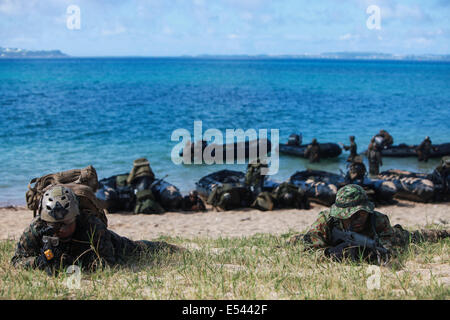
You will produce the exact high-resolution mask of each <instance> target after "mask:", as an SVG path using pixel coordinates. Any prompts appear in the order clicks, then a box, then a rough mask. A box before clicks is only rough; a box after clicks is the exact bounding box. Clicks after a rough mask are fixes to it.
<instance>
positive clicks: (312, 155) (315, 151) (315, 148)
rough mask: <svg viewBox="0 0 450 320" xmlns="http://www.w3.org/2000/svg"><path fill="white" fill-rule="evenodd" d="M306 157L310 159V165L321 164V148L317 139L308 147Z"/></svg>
mask: <svg viewBox="0 0 450 320" xmlns="http://www.w3.org/2000/svg"><path fill="white" fill-rule="evenodd" d="M305 157H306V158H308V159H309V162H310V163H313V162H320V146H319V143H318V142H317V139H313V140H312V141H311V144H310V145H308V147H306V150H305Z"/></svg>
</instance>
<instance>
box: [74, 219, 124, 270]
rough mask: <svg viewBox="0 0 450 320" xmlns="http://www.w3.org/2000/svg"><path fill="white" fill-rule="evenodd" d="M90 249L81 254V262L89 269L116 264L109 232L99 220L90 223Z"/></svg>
mask: <svg viewBox="0 0 450 320" xmlns="http://www.w3.org/2000/svg"><path fill="white" fill-rule="evenodd" d="M88 233H89V239H90V240H89V241H90V250H89V251H88V252H85V254H84V257H83V256H82V257H81V259H82V263H83V265H85V266H86V267H87V268H88V269H90V270H95V269H97V268H103V267H106V266H108V265H110V266H112V265H114V264H116V258H115V251H114V245H113V243H112V239H111V233H110V232H109V231H108V230H107V229H106V226H105V225H104V224H103V223H102V222H101V221H100V220H98V221H96V223H95V224H92V225H91V229H90V230H89V232H88Z"/></svg>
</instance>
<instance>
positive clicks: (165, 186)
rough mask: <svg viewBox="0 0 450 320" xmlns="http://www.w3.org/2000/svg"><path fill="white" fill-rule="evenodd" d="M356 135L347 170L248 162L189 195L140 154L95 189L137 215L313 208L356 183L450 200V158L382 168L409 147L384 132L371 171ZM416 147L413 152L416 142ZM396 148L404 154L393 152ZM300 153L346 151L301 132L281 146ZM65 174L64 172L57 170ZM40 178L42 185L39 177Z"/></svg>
mask: <svg viewBox="0 0 450 320" xmlns="http://www.w3.org/2000/svg"><path fill="white" fill-rule="evenodd" d="M349 140H350V144H349V145H344V144H342V143H341V146H342V147H343V149H344V150H346V151H349V152H350V154H349V156H348V158H347V162H348V165H347V172H346V173H344V172H342V171H341V174H336V173H332V172H327V171H321V170H312V169H308V170H304V171H297V172H295V173H294V174H293V175H292V176H290V178H289V179H287V181H284V182H281V183H280V182H276V181H273V180H271V179H270V178H268V177H267V176H264V175H263V174H262V172H261V171H262V168H264V167H267V163H264V161H260V159H259V158H257V159H256V160H254V161H252V162H250V163H249V164H248V166H247V171H246V172H241V171H234V170H220V171H217V172H213V173H211V174H209V175H207V176H205V177H203V178H201V179H200V180H199V181H198V182H196V189H195V190H192V191H190V192H189V194H188V195H185V196H183V195H182V194H181V192H180V190H179V189H178V188H177V187H176V186H174V185H173V184H171V183H169V182H168V181H166V180H164V179H165V178H166V177H167V176H164V177H162V178H156V176H155V174H154V173H153V171H152V169H151V166H150V162H149V161H148V160H147V159H146V158H140V159H136V160H135V161H134V162H133V167H132V169H131V171H130V172H127V173H123V174H118V175H114V176H111V177H108V178H104V179H101V180H98V185H96V186H95V188H92V189H93V191H94V192H95V197H96V198H97V200H98V202H101V203H102V206H103V207H105V208H106V209H107V211H108V212H109V213H115V212H132V213H135V214H161V213H164V212H166V211H182V212H196V211H205V210H206V207H207V206H206V205H205V203H206V204H208V205H210V206H212V207H213V209H215V210H219V211H223V210H232V209H238V208H255V209H259V210H275V209H281V208H296V209H309V208H310V202H315V203H319V204H322V205H325V206H331V205H332V204H333V203H334V201H335V199H336V194H337V191H338V190H339V189H340V188H341V187H343V186H345V185H348V184H358V185H360V186H361V187H363V188H364V189H365V191H366V192H367V194H368V196H369V198H370V199H371V200H372V201H373V202H375V203H376V204H392V203H395V201H396V200H395V199H394V197H395V198H399V199H407V200H410V201H419V202H433V201H445V200H448V199H449V198H450V190H449V179H450V175H449V172H450V157H443V158H442V160H441V162H440V164H439V165H438V166H437V167H436V168H435V169H434V171H433V172H432V173H431V174H425V173H414V172H408V171H402V170H387V171H383V172H379V166H380V165H382V157H384V156H390V155H394V154H399V151H398V150H399V149H400V148H403V149H406V147H405V146H402V145H400V146H393V138H392V136H391V135H390V134H389V133H387V132H386V131H385V130H381V131H380V132H379V134H377V135H375V136H374V137H373V138H372V139H371V143H370V145H369V148H368V150H367V151H365V152H363V154H364V155H366V156H367V158H368V163H369V172H367V169H366V166H365V164H364V163H363V157H362V154H358V153H357V145H356V142H355V137H354V136H350V138H349ZM443 146H444V147H443ZM408 148H409V149H410V150H411V148H412V147H408ZM414 148H415V150H416V151H415V152H416V153H415V154H416V155H417V156H418V158H419V160H421V161H427V160H428V158H430V157H435V156H436V154H437V153H438V152H440V154H442V153H445V152H447V149H446V148H447V146H446V145H438V146H435V145H432V144H431V140H430V139H429V137H426V138H425V140H424V141H423V142H422V143H421V144H420V145H419V146H416V147H414ZM393 149H395V150H397V151H392V152H390V153H389V152H388V151H389V150H393ZM293 150H296V151H295V152H297V153H298V155H301V156H302V157H305V158H308V159H309V160H310V161H311V162H319V161H320V159H321V158H327V157H333V156H338V155H340V154H341V152H342V150H341V148H340V147H339V145H337V144H333V143H318V142H317V140H316V139H313V141H312V143H311V144H309V145H303V144H302V138H301V135H291V136H290V137H289V140H288V143H287V144H280V152H288V153H291V154H292V152H294V151H293ZM300 150H303V151H302V152H300ZM81 170H85V171H86V170H87V171H90V172H93V173H91V174H93V175H95V176H97V173H96V171H95V169H94V168H93V167H92V166H89V167H87V168H84V169H81ZM69 171H70V170H69ZM65 174H66V173H65V172H61V173H58V174H57V175H59V176H64V175H65ZM51 176H52V177H53V176H54V174H53V175H51ZM43 178H44V177H42V178H40V179H43ZM44 180H45V179H43V181H44ZM38 182H39V181H38ZM32 183H37V182H36V180H35V181H32ZM27 202H28V199H27Z"/></svg>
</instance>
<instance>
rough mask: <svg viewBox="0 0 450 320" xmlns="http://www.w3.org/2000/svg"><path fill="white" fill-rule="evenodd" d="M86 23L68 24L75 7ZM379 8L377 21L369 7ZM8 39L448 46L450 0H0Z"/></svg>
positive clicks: (231, 46) (101, 45)
mask: <svg viewBox="0 0 450 320" xmlns="http://www.w3.org/2000/svg"><path fill="white" fill-rule="evenodd" d="M69 5H77V6H78V7H79V8H80V10H81V15H80V19H81V28H80V29H79V30H70V29H68V28H67V26H66V20H67V13H66V10H67V7H68V6H69ZM370 5H377V6H379V7H380V9H381V29H380V30H369V29H368V28H367V26H366V21H367V19H368V18H369V14H367V13H366V9H367V7H368V6H370ZM0 46H1V47H19V48H26V49H32V50H38V49H43V50H48V49H60V50H62V51H63V52H65V53H67V54H70V55H73V56H179V55H198V54H251V55H254V54H273V55H279V54H305V53H310V54H317V53H322V52H330V51H364V52H367V51H370V52H385V53H393V54H424V53H434V54H450V0H423V1H419V0H410V1H407V0H405V1H398V0H317V1H303V0H278V1H275V0H272V1H266V0H216V1H215V0H147V1H144V0H122V1H119V0H108V1H106V0H98V1H95V0H67V1H66V0H39V1H38V0H17V1H14V0H0Z"/></svg>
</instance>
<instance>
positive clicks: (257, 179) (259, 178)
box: [245, 158, 268, 197]
mask: <svg viewBox="0 0 450 320" xmlns="http://www.w3.org/2000/svg"><path fill="white" fill-rule="evenodd" d="M267 167H268V166H267V164H265V163H261V161H260V159H259V158H257V159H256V161H254V162H251V163H249V164H248V165H247V172H246V173H245V184H246V185H247V186H248V187H250V189H252V192H253V195H254V196H255V197H256V196H257V195H258V194H259V193H260V192H262V190H263V186H264V179H265V177H266V176H265V175H263V174H262V173H261V169H262V168H267Z"/></svg>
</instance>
